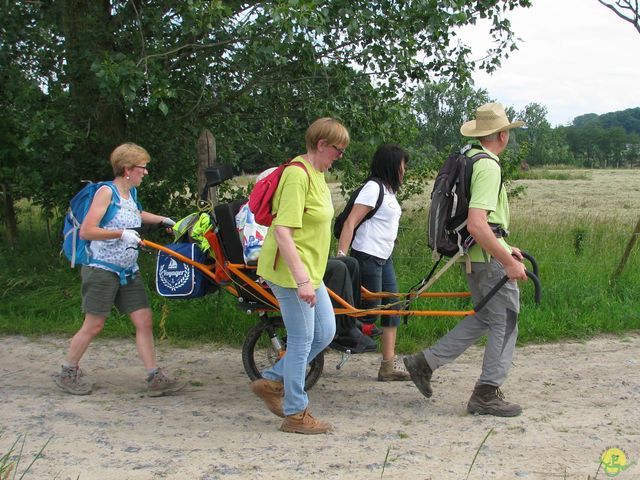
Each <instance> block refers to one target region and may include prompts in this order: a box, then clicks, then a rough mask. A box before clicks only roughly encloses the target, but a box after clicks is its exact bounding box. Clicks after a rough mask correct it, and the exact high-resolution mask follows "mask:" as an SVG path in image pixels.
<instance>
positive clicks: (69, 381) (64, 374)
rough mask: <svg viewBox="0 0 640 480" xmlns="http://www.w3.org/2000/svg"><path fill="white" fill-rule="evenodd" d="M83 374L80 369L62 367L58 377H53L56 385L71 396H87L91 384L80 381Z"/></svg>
mask: <svg viewBox="0 0 640 480" xmlns="http://www.w3.org/2000/svg"><path fill="white" fill-rule="evenodd" d="M83 376H84V373H83V372H82V370H81V369H80V367H64V366H63V367H62V370H61V371H60V373H59V374H58V375H55V376H54V377H53V381H54V382H55V383H56V385H57V386H58V387H59V388H60V390H63V391H65V392H67V393H70V394H72V395H89V394H90V393H91V391H92V389H93V384H92V383H90V382H87V381H85V380H82V377H83Z"/></svg>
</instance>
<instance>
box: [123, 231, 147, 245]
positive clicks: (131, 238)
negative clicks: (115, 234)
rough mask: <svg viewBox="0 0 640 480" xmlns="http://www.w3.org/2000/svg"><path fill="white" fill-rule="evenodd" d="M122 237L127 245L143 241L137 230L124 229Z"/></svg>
mask: <svg viewBox="0 0 640 480" xmlns="http://www.w3.org/2000/svg"><path fill="white" fill-rule="evenodd" d="M120 239H121V240H122V241H123V242H124V243H125V244H127V245H129V244H133V245H137V244H139V243H140V242H141V241H142V239H141V238H140V235H138V232H136V231H135V230H123V231H122V235H120Z"/></svg>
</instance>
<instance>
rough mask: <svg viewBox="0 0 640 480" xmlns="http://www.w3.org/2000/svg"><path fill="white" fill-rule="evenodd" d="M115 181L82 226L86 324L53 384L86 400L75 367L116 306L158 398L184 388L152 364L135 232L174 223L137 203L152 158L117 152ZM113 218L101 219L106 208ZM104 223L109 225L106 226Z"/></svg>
mask: <svg viewBox="0 0 640 480" xmlns="http://www.w3.org/2000/svg"><path fill="white" fill-rule="evenodd" d="M109 160H110V162H111V166H112V167H113V173H114V176H115V178H114V180H113V181H112V182H107V184H106V185H103V186H102V187H101V188H99V189H98V190H97V191H96V194H95V196H94V198H93V200H92V203H91V206H90V207H89V211H88V212H87V215H86V217H85V219H84V221H83V222H82V225H81V227H80V237H81V238H82V239H84V240H89V241H90V242H91V243H90V244H89V249H90V252H91V261H90V263H89V264H88V265H83V266H82V272H81V276H82V310H83V311H84V313H85V318H84V323H83V324H82V327H81V328H80V330H79V331H78V332H77V333H76V334H75V335H74V336H73V338H72V339H71V344H70V346H69V352H68V354H67V358H66V360H65V362H64V364H63V365H62V370H61V372H60V374H59V375H56V376H55V377H54V378H55V383H56V385H58V387H60V388H61V389H62V390H64V391H65V392H68V393H71V394H74V395H87V394H90V393H91V391H92V387H93V384H92V383H90V382H87V381H86V380H85V379H83V378H82V377H83V374H82V371H81V370H80V368H79V367H78V364H79V362H80V359H81V358H82V356H83V355H84V353H85V351H86V350H87V348H88V347H89V344H90V343H91V341H92V340H93V338H94V337H95V336H96V335H98V333H100V331H102V328H103V327H104V323H105V321H106V319H107V317H108V316H109V313H110V312H111V309H112V308H113V306H114V305H115V306H116V308H117V309H118V310H119V311H120V313H124V314H127V315H129V318H130V319H131V321H132V322H133V324H134V326H135V328H136V346H137V348H138V354H139V356H140V358H141V360H142V363H143V364H144V366H145V368H146V370H147V394H148V395H149V396H161V395H165V394H169V393H173V392H176V391H178V390H180V389H182V388H183V387H184V386H185V383H184V382H179V381H177V380H173V379H170V378H168V377H167V376H166V375H165V374H164V373H163V372H162V370H161V369H160V368H158V364H157V362H156V356H155V348H154V341H153V319H152V314H151V308H150V306H149V300H148V298H147V292H146V290H145V287H144V284H143V282H142V279H141V278H140V276H139V275H138V270H139V269H138V264H137V260H138V249H137V246H138V244H139V243H140V241H141V239H140V236H139V235H138V232H136V231H135V230H133V229H134V228H137V227H140V226H141V225H142V224H143V223H144V224H162V225H164V226H166V227H170V226H172V225H173V224H174V223H175V222H173V220H171V219H170V218H167V217H162V216H159V215H155V214H153V213H149V212H145V211H143V210H142V208H141V207H140V204H139V203H138V202H137V197H136V195H137V190H136V188H137V187H139V186H140V184H141V183H142V180H143V178H144V177H145V175H147V174H148V170H147V164H148V163H149V161H150V160H151V157H150V156H149V154H148V153H147V151H146V150H145V149H144V148H142V147H140V146H138V145H136V144H133V143H124V144H122V145H120V146H119V147H117V148H116V149H115V150H114V151H113V152H112V153H111V156H110V158H109ZM114 208H115V210H116V212H115V215H109V217H110V218H109V219H108V220H107V219H106V218H105V216H106V213H107V211H108V210H110V209H114ZM104 220H107V221H106V222H105V221H104Z"/></svg>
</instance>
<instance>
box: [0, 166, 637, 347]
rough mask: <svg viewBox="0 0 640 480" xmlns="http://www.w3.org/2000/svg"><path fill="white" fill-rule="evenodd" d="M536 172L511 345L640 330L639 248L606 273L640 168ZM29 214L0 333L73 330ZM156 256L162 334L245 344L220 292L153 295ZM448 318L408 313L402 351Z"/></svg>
mask: <svg viewBox="0 0 640 480" xmlns="http://www.w3.org/2000/svg"><path fill="white" fill-rule="evenodd" d="M565 172H566V171H565ZM537 175H538V178H536V177H534V179H531V180H529V179H523V180H518V181H517V182H516V183H518V184H524V185H525V186H526V189H525V192H524V194H523V195H522V196H521V197H519V198H518V199H517V200H515V201H513V202H512V217H513V222H512V225H511V229H510V230H511V232H512V235H511V236H510V238H509V240H510V243H512V244H514V245H517V246H520V247H521V248H523V249H524V250H526V251H528V252H530V253H531V254H533V255H534V256H535V257H536V258H537V259H538V263H539V265H540V277H541V280H542V283H543V298H542V303H541V305H535V304H534V302H533V286H532V284H531V282H527V283H523V284H521V289H522V311H521V316H520V337H519V341H520V342H521V343H526V342H544V341H555V340H560V339H565V338H574V339H575V338H579V339H583V338H588V337H590V336H593V335H595V334H598V333H601V332H607V333H616V334H620V335H623V334H624V332H627V331H630V330H637V329H640V312H639V309H638V306H639V305H638V303H639V302H638V294H637V289H638V285H639V284H640V273H639V270H638V257H639V253H638V249H640V246H638V247H637V248H636V249H634V250H633V251H632V254H631V256H630V257H629V261H628V264H627V265H626V268H625V269H624V271H623V273H622V275H621V276H620V277H619V278H617V279H616V280H615V281H612V280H611V274H612V272H613V271H614V270H615V268H616V266H617V265H618V262H619V260H620V257H621V256H622V253H623V251H624V248H625V246H626V244H627V242H628V240H629V238H630V236H631V233H632V231H633V228H634V226H635V222H636V220H637V218H636V217H637V208H635V207H636V206H637V205H639V204H640V190H639V189H638V188H637V187H636V185H640V171H636V170H623V171H620V170H615V171H614V170H611V171H607V170H596V171H589V172H586V173H584V171H582V173H581V174H579V175H577V174H568V175H567V176H566V177H563V178H566V179H557V177H553V176H551V178H550V179H549V177H542V178H543V179H540V175H541V174H537ZM613 185H615V186H616V189H613V188H611V187H612V186H613ZM620 192H624V194H621V193H620ZM425 198H426V194H425ZM336 200H337V201H336V203H339V201H338V199H336ZM425 204H426V200H425V199H424V198H417V199H413V200H412V201H411V202H410V204H409V205H407V206H405V215H404V216H403V221H402V225H401V232H400V238H399V244H398V246H397V247H396V251H395V254H394V258H395V263H396V270H397V273H398V278H399V282H400V286H401V289H408V288H409V287H411V286H412V285H414V284H415V283H416V282H418V281H419V280H420V279H421V278H423V277H424V276H425V275H426V274H427V272H428V271H429V268H430V266H431V265H432V258H431V254H430V252H429V251H428V249H427V246H426V239H425V231H426V230H425V229H426V213H425V210H424V205H425ZM421 207H422V208H421ZM26 213H27V210H24V211H23V216H22V222H21V224H20V229H21V237H20V244H19V245H18V246H17V248H16V249H15V250H10V249H9V248H8V246H7V245H6V243H5V244H2V246H1V247H0V262H1V264H0V267H1V270H0V285H1V287H2V299H1V302H0V334H21V335H28V336H38V335H46V334H57V335H63V336H70V335H72V334H73V333H74V332H75V331H76V330H77V329H78V328H79V326H80V324H81V322H82V314H81V312H80V292H79V285H80V282H79V274H78V272H77V271H73V270H71V269H70V268H69V266H68V263H67V261H66V259H64V258H62V257H60V256H59V254H58V250H59V245H58V244H57V241H55V242H53V243H55V244H52V242H50V241H49V240H48V238H47V235H46V231H45V228H44V226H43V224H42V222H40V221H39V220H38V219H37V215H36V214H34V213H33V212H31V213H30V214H29V215H27V214H26ZM154 260H155V258H154V255H153V253H152V252H150V253H148V254H141V259H140V263H141V268H142V271H143V277H144V279H145V280H146V282H147V284H148V287H149V290H150V292H151V294H150V297H151V301H152V306H153V310H154V315H155V328H156V335H157V337H158V338H162V339H166V340H167V341H171V342H174V343H179V344H189V343H192V342H213V343H223V344H229V345H233V346H238V345H240V344H241V343H242V340H243V338H244V334H245V332H246V331H247V330H248V329H249V328H250V326H251V325H253V324H254V323H255V321H256V317H255V316H252V315H247V314H246V313H245V312H244V311H243V310H242V309H240V308H238V307H237V302H236V300H235V298H234V297H233V296H231V295H230V294H227V293H224V292H220V293H216V294H213V295H209V296H207V297H205V298H203V299H197V300H188V301H178V300H166V299H164V298H161V297H159V296H158V295H157V294H155V286H154V284H153V283H154V276H153V274H154V267H155V264H154ZM434 290H438V291H460V290H465V282H464V278H463V276H462V274H461V272H460V271H459V270H458V269H457V268H454V269H452V270H450V271H449V272H448V273H447V274H445V276H444V277H443V278H442V279H441V280H439V281H438V283H437V284H436V285H435V287H434ZM418 305H419V306H420V308H425V309H434V310H436V309H437V310H441V309H455V310H467V309H470V308H471V307H470V304H469V302H468V300H445V301H442V300H438V301H433V300H430V301H422V302H421V303H419V304H418ZM455 322H456V319H455V318H432V317H414V318H410V319H409V322H408V325H407V326H401V327H400V331H399V337H398V348H399V350H400V351H401V352H408V351H413V350H416V349H417V348H419V347H422V346H425V345H427V344H429V343H431V342H433V341H434V339H436V338H437V337H439V336H441V335H442V334H443V333H444V332H446V331H447V330H448V329H450V328H451V327H452V325H454V324H455ZM133 334H134V329H133V327H132V325H131V324H130V322H129V320H128V318H127V317H122V316H118V315H116V314H114V315H112V316H111V317H110V319H109V320H108V322H107V326H106V327H105V330H104V332H103V334H102V335H104V336H113V337H126V336H131V335H133Z"/></svg>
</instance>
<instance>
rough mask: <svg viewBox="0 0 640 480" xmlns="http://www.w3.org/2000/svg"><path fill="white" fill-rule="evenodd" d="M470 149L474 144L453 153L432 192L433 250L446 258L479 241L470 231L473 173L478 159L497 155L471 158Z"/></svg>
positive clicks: (430, 231)
mask: <svg viewBox="0 0 640 480" xmlns="http://www.w3.org/2000/svg"><path fill="white" fill-rule="evenodd" d="M470 149H471V145H467V146H465V147H464V148H463V149H462V150H460V151H459V152H457V151H456V152H453V153H452V154H451V155H449V158H447V160H446V161H445V162H444V165H442V168H440V171H439V172H438V175H437V176H436V180H435V183H434V185H433V191H432V192H431V205H430V207H429V222H428V243H429V247H430V248H431V249H432V250H434V251H436V252H438V253H439V254H441V255H443V256H445V257H453V256H454V255H456V254H464V253H466V252H467V250H468V249H469V248H470V247H471V246H472V245H473V244H474V243H475V241H474V239H473V237H472V236H471V235H469V232H468V231H467V216H468V214H469V201H470V200H471V192H470V189H471V174H472V173H473V165H474V164H475V162H477V161H478V160H480V159H481V158H492V159H493V157H491V156H490V155H488V154H486V153H484V152H480V153H477V154H476V155H473V156H472V157H468V156H467V155H466V153H467V152H468V151H469V150H470ZM494 160H495V159H494ZM500 188H502V182H500ZM492 229H493V226H492ZM501 236H506V235H501Z"/></svg>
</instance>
